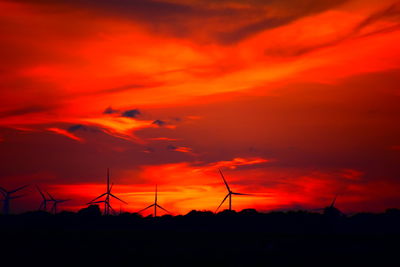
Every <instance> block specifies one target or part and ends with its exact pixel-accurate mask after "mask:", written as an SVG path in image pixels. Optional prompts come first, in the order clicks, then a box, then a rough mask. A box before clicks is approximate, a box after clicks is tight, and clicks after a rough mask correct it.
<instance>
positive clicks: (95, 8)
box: [20, 0, 348, 89]
mask: <svg viewBox="0 0 400 267" xmlns="http://www.w3.org/2000/svg"><path fill="white" fill-rule="evenodd" d="M20 1H21V2H25V3H29V4H32V5H36V6H38V7H41V8H45V9H46V8H47V9H48V8H50V9H55V10H58V9H59V8H57V7H60V6H61V7H64V8H65V9H68V8H69V9H71V10H75V9H80V10H82V9H83V10H86V11H87V12H89V13H98V14H101V15H103V16H112V17H118V18H120V19H128V20H133V21H139V22H141V23H143V24H144V25H147V26H149V27H150V29H151V30H153V31H157V32H163V33H166V34H169V35H174V36H178V37H183V36H188V35H193V34H194V33H195V32H197V31H202V29H203V28H204V27H203V26H204V25H207V23H205V22H206V21H209V22H210V23H209V24H210V25H213V24H212V23H216V25H215V27H211V28H210V32H209V33H208V34H207V35H208V36H213V37H214V38H215V40H216V41H218V42H221V43H223V44H231V43H234V42H237V41H240V40H242V39H243V38H247V37H249V36H251V35H252V34H256V33H258V32H260V31H263V30H267V29H271V28H275V27H279V26H283V25H285V24H287V23H290V22H292V21H294V20H296V19H298V18H301V17H304V16H308V15H311V14H314V13H319V12H323V11H325V10H328V9H331V8H333V7H335V6H338V5H340V4H343V3H345V2H347V1H348V0H326V1H320V0H298V1H292V0H280V1H278V0H266V1H256V0H253V1H245V0H240V1H235V0H232V1H218V2H216V1H204V2H192V3H190V2H184V1H181V2H174V3H173V2H168V1H150V0H147V1H144V0H115V1H106V0H98V1H95V0H72V1H66V0H63V1H51V0H39V1H32V0H20ZM229 3H233V4H240V5H241V6H243V8H238V7H235V5H227V4H229ZM276 10H278V11H279V12H277V13H275V12H270V11H276ZM276 14H279V15H276ZM232 21H235V25H236V27H235V26H234V25H233V24H232ZM226 24H228V25H229V27H228V28H227V27H225V26H224V25H226ZM232 27H235V28H232ZM123 89H124V88H123Z"/></svg>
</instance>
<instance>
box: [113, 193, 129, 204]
mask: <svg viewBox="0 0 400 267" xmlns="http://www.w3.org/2000/svg"><path fill="white" fill-rule="evenodd" d="M110 196H112V197H113V198H116V199H118V200H119V201H121V202H122V203H125V204H128V203H126V202H125V201H123V200H122V199H120V198H118V197H116V196H114V195H113V194H111V193H110Z"/></svg>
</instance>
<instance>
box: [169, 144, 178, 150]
mask: <svg viewBox="0 0 400 267" xmlns="http://www.w3.org/2000/svg"><path fill="white" fill-rule="evenodd" d="M177 148H178V147H177V146H174V145H168V146H167V150H169V151H176V149H177Z"/></svg>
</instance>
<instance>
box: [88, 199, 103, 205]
mask: <svg viewBox="0 0 400 267" xmlns="http://www.w3.org/2000/svg"><path fill="white" fill-rule="evenodd" d="M104 202H105V201H104V200H100V201H95V202H89V203H87V205H89V204H97V203H104Z"/></svg>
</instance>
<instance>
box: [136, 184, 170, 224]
mask: <svg viewBox="0 0 400 267" xmlns="http://www.w3.org/2000/svg"><path fill="white" fill-rule="evenodd" d="M151 207H154V217H157V207H158V208H160V209H162V210H163V211H165V212H167V213H170V212H169V211H168V210H166V209H164V208H163V207H161V206H160V205H158V204H157V185H156V192H155V195H154V203H153V204H151V205H150V206H148V207H146V208H144V209H142V210H139V211H138V212H137V213H141V212H142V211H145V210H147V209H149V208H151Z"/></svg>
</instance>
